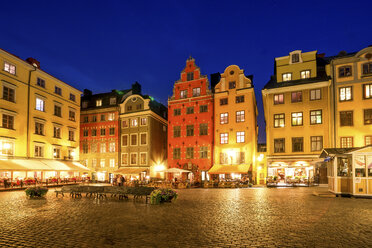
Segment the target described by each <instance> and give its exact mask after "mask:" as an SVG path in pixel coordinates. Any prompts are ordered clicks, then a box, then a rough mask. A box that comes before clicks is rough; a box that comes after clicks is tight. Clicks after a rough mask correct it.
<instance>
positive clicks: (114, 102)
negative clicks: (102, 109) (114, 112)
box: [110, 97, 116, 105]
mask: <svg viewBox="0 0 372 248" xmlns="http://www.w3.org/2000/svg"><path fill="white" fill-rule="evenodd" d="M115 104H116V98H115V97H111V98H110V105H115Z"/></svg>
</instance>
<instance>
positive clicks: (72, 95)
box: [70, 93, 76, 102]
mask: <svg viewBox="0 0 372 248" xmlns="http://www.w3.org/2000/svg"><path fill="white" fill-rule="evenodd" d="M70 100H71V101H73V102H75V101H76V97H75V95H74V94H72V93H70Z"/></svg>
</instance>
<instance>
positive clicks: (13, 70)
mask: <svg viewBox="0 0 372 248" xmlns="http://www.w3.org/2000/svg"><path fill="white" fill-rule="evenodd" d="M4 71H6V72H9V73H10V74H13V75H15V74H16V66H15V65H12V64H10V63H8V62H4Z"/></svg>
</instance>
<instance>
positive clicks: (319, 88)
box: [262, 50, 332, 184]
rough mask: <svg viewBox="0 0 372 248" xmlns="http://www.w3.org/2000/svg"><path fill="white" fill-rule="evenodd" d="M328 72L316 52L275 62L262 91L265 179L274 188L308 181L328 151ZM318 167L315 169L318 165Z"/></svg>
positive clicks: (322, 169) (295, 53)
mask: <svg viewBox="0 0 372 248" xmlns="http://www.w3.org/2000/svg"><path fill="white" fill-rule="evenodd" d="M330 87H331V82H330V78H329V67H328V65H327V61H326V60H325V59H324V58H323V57H322V55H318V54H317V51H311V52H305V53H303V52H301V51H300V50H297V51H293V52H291V53H289V55H287V56H284V57H278V58H275V75H274V76H273V77H272V78H271V80H270V81H269V82H268V83H267V84H266V85H265V87H264V89H263V90H262V99H263V106H264V112H265V121H266V137H267V138H266V140H267V166H268V176H269V177H271V178H273V179H276V181H277V182H279V183H283V184H285V183H288V182H290V181H292V182H293V180H297V181H299V180H301V182H303V183H307V182H309V180H313V179H314V169H316V170H317V171H315V172H316V173H317V175H320V178H321V180H322V181H321V183H326V179H327V177H326V167H325V166H319V167H317V168H315V166H316V163H317V162H319V155H320V153H321V151H322V149H323V147H331V145H332V144H330V140H331V139H330V138H331V137H330V134H331V121H332V118H331V114H330V109H331V107H330V101H329V99H330V94H331V91H330V89H331V88H330ZM318 165H320V164H318Z"/></svg>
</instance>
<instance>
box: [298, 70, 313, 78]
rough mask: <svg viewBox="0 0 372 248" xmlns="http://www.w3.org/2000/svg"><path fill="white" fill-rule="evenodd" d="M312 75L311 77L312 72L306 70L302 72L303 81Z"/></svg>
mask: <svg viewBox="0 0 372 248" xmlns="http://www.w3.org/2000/svg"><path fill="white" fill-rule="evenodd" d="M310 75H311V73H310V70H304V71H301V72H300V77H301V79H307V78H310Z"/></svg>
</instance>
